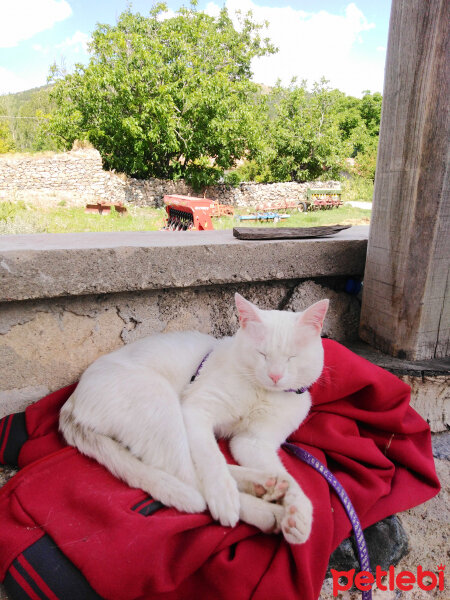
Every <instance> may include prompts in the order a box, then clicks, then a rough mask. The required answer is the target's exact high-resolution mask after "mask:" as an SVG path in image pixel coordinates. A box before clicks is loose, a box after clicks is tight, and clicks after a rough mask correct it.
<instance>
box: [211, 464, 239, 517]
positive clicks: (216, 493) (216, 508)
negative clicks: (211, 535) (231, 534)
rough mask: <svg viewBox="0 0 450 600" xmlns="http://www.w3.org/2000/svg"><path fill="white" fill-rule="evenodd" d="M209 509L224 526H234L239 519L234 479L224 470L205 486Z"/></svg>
mask: <svg viewBox="0 0 450 600" xmlns="http://www.w3.org/2000/svg"><path fill="white" fill-rule="evenodd" d="M205 498H206V503H207V505H208V508H209V511H210V513H211V515H212V517H213V519H215V520H216V521H219V522H220V524H221V525H224V526H225V527H234V526H235V525H236V523H237V522H238V520H239V509H240V503H239V492H238V488H237V484H236V482H235V480H234V479H233V478H232V477H231V476H230V475H229V474H228V472H225V473H224V474H223V475H222V476H221V477H218V478H217V479H215V480H214V481H211V482H209V483H208V484H207V485H206V486H205Z"/></svg>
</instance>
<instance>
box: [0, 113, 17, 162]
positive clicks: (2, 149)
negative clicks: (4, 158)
mask: <svg viewBox="0 0 450 600" xmlns="http://www.w3.org/2000/svg"><path fill="white" fill-rule="evenodd" d="M14 150H15V145H14V140H13V137H12V135H11V131H10V129H9V127H8V123H7V122H6V121H5V120H3V119H0V154H5V153H6V152H13V151H14Z"/></svg>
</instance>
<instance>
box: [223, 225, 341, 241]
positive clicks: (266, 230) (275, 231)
mask: <svg viewBox="0 0 450 600" xmlns="http://www.w3.org/2000/svg"><path fill="white" fill-rule="evenodd" d="M350 227H351V225H324V226H323V227H234V229H233V235H234V237H236V238H238V239H239V240H280V239H296V238H300V239H307V238H317V237H328V236H330V235H334V234H335V233H339V231H343V230H344V229H349V228H350Z"/></svg>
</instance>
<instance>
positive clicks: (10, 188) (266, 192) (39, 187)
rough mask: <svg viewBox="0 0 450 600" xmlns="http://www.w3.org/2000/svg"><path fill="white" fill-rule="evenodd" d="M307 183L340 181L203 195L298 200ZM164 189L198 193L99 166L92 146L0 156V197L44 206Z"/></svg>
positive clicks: (159, 193)
mask: <svg viewBox="0 0 450 600" xmlns="http://www.w3.org/2000/svg"><path fill="white" fill-rule="evenodd" d="M309 187H316V188H317V187H320V188H333V189H336V188H339V187H340V184H339V182H337V181H318V182H308V183H295V182H289V183H270V184H261V183H259V184H257V183H242V184H241V185H239V186H238V187H237V188H233V187H230V186H226V185H217V186H214V187H209V188H206V189H205V190H204V195H205V196H206V197H207V198H211V199H213V200H218V201H219V202H220V203H222V204H234V205H236V206H253V207H254V206H258V205H261V204H268V205H270V204H274V203H278V202H280V201H283V200H291V201H292V200H295V201H300V200H304V199H305V198H306V190H307V189H308V188H309ZM165 194H182V195H193V196H195V195H199V194H198V193H195V192H194V190H193V189H192V188H191V187H189V186H188V185H187V184H186V183H185V182H184V181H183V180H180V181H176V182H174V181H165V180H162V179H155V178H151V179H146V180H141V179H133V178H131V177H126V176H125V175H118V174H116V173H114V172H109V171H104V170H103V168H102V159H101V157H100V154H99V153H98V151H97V150H92V149H90V150H75V151H71V152H62V153H58V154H52V153H48V154H47V153H44V154H36V155H31V154H30V155H20V154H19V155H5V156H1V155H0V199H1V198H4V199H9V200H12V201H14V200H26V201H33V202H35V203H42V204H45V205H50V206H51V205H56V204H58V202H61V201H65V202H66V203H67V204H68V205H72V206H83V205H84V204H86V202H88V201H93V200H108V201H111V202H124V203H127V202H129V203H132V204H137V205H139V206H161V205H162V198H163V196H164V195H165Z"/></svg>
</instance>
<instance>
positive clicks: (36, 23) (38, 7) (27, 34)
mask: <svg viewBox="0 0 450 600" xmlns="http://www.w3.org/2000/svg"><path fill="white" fill-rule="evenodd" d="M71 14H72V9H71V7H70V5H69V3H68V2H67V1H66V0H2V2H0V48H12V47H14V46H17V44H18V43H19V42H21V41H22V40H27V39H29V38H32V37H33V36H34V35H36V34H37V33H40V32H41V31H45V30H46V29H50V28H51V27H53V25H54V24H55V23H57V22H58V21H64V19H67V18H68V17H70V15H71Z"/></svg>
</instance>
